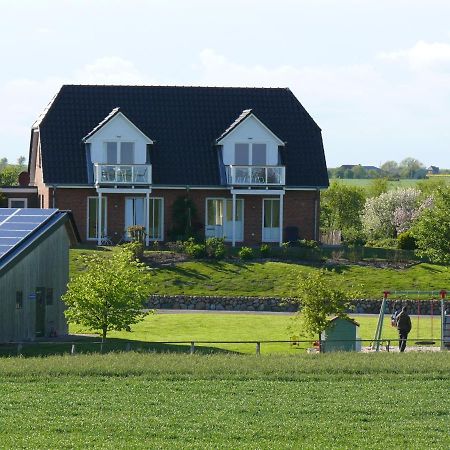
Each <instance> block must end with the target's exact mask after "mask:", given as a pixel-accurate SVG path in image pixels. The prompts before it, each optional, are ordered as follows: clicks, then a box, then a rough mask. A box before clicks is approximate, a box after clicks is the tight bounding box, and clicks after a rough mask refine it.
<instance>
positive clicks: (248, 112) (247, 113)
mask: <svg viewBox="0 0 450 450" xmlns="http://www.w3.org/2000/svg"><path fill="white" fill-rule="evenodd" d="M251 114H252V110H251V109H244V111H242V112H241V114H240V115H239V117H238V118H237V119H236V120H235V121H234V122H233V123H232V124H231V125H230V126H229V127H228V128H227V129H226V130H225V131H224V132H223V133H222V134H221V135H220V136H219V137H218V138H217V139H216V142H219V141H220V140H221V139H223V138H224V137H225V136H226V135H227V134H229V133H230V132H231V131H233V130H234V129H235V128H236V127H237V126H238V125H239V124H240V123H241V122H242V121H243V120H245V119H246V118H247V117H248V116H250V115H251Z"/></svg>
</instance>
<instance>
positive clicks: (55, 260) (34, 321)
mask: <svg viewBox="0 0 450 450" xmlns="http://www.w3.org/2000/svg"><path fill="white" fill-rule="evenodd" d="M77 241H78V233H77V231H76V228H75V225H74V222H73V219H72V218H71V215H70V213H68V212H64V211H59V210H58V209H34V208H24V209H14V208H0V342H13V341H14V342H20V341H32V340H35V339H36V338H43V337H53V336H60V335H65V334H67V323H66V320H65V317H64V304H63V303H62V302H61V296H62V295H63V294H64V292H65V291H66V287H67V282H68V278H69V248H70V246H71V245H73V244H75V243H76V242H77Z"/></svg>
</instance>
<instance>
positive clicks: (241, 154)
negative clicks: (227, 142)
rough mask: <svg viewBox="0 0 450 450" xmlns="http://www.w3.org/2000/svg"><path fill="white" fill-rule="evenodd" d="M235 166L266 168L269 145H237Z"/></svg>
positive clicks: (235, 146) (235, 148)
mask: <svg viewBox="0 0 450 450" xmlns="http://www.w3.org/2000/svg"><path fill="white" fill-rule="evenodd" d="M234 164H235V165H237V166H265V165H266V164H267V145H266V144H261V143H249V144H247V143H246V144H243V143H242V144H241V143H239V144H235V145H234Z"/></svg>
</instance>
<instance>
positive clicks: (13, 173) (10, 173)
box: [0, 166, 21, 186]
mask: <svg viewBox="0 0 450 450" xmlns="http://www.w3.org/2000/svg"><path fill="white" fill-rule="evenodd" d="M20 172H21V168H20V167H17V166H6V167H5V168H4V169H3V170H2V171H1V172H0V186H16V185H18V184H19V173H20Z"/></svg>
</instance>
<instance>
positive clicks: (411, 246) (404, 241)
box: [397, 231, 416, 250]
mask: <svg viewBox="0 0 450 450" xmlns="http://www.w3.org/2000/svg"><path fill="white" fill-rule="evenodd" d="M397 246H398V248H400V249H402V250H415V248H416V239H415V238H414V236H413V235H412V234H411V232H410V231H404V232H403V233H400V234H399V235H398V237H397Z"/></svg>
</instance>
